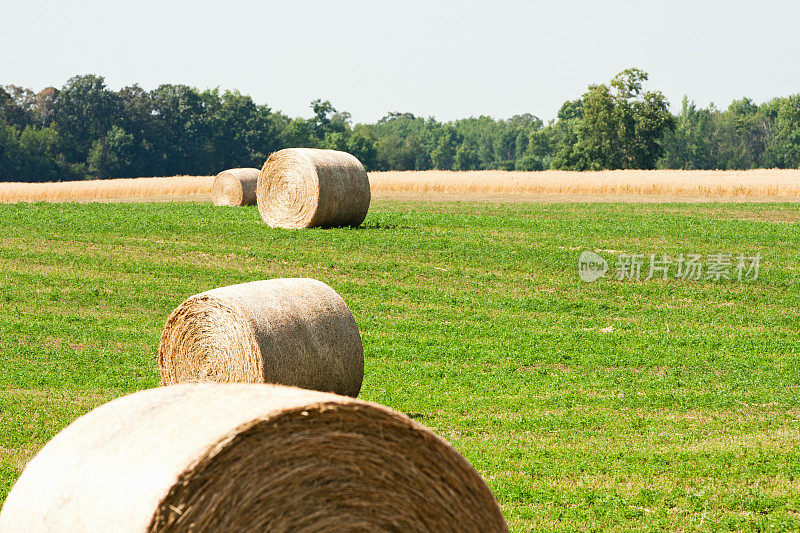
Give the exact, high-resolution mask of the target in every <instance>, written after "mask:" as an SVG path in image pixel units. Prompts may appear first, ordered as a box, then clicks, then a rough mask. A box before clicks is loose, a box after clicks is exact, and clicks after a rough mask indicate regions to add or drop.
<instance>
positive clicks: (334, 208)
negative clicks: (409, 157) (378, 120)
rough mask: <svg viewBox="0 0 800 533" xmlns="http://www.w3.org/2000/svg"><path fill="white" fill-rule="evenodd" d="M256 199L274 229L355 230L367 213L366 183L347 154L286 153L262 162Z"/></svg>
mask: <svg viewBox="0 0 800 533" xmlns="http://www.w3.org/2000/svg"><path fill="white" fill-rule="evenodd" d="M257 196H258V210H259V212H260V213H261V217H262V218H263V219H264V221H265V222H266V223H267V224H269V225H270V226H271V227H274V228H287V229H295V228H311V227H323V228H329V227H341V226H358V225H360V224H361V223H362V222H363V221H364V218H365V217H366V216H367V211H368V210H369V202H370V190H369V178H368V177H367V172H366V171H365V170H364V166H363V165H362V164H361V162H360V161H359V160H358V159H357V158H355V157H354V156H352V155H350V154H348V153H345V152H339V151H336V150H317V149H315V148H288V149H285V150H280V151H278V152H275V153H273V154H272V155H270V156H269V158H268V159H267V161H266V163H264V167H263V168H262V169H261V174H260V175H259V177H258V188H257Z"/></svg>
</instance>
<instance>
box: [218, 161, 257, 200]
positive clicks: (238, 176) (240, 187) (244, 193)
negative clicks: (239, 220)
mask: <svg viewBox="0 0 800 533" xmlns="http://www.w3.org/2000/svg"><path fill="white" fill-rule="evenodd" d="M258 174H259V170H258V169H257V168H232V169H230V170H225V171H223V172H220V173H219V174H217V177H215V178H214V185H213V187H212V188H211V201H212V202H214V205H235V206H240V205H256V185H258Z"/></svg>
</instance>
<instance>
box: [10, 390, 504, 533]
mask: <svg viewBox="0 0 800 533" xmlns="http://www.w3.org/2000/svg"><path fill="white" fill-rule="evenodd" d="M343 530H348V531H350V530H358V531H409V532H411V531H476V532H477V531H507V528H506V524H505V522H504V520H503V517H502V515H501V513H500V509H499V508H498V506H497V503H496V502H495V500H494V498H493V496H492V493H491V491H490V490H489V488H488V487H487V486H486V483H484V481H483V480H482V479H481V477H480V475H478V473H477V472H475V470H474V469H473V468H472V466H470V464H469V463H468V462H467V461H466V460H465V459H464V458H463V457H462V456H461V455H459V454H458V452H456V451H455V450H454V449H453V448H452V447H450V446H449V445H448V444H447V443H445V442H444V441H443V440H441V439H440V438H438V437H437V436H436V435H434V434H433V433H431V432H430V430H428V429H427V428H425V427H423V426H421V425H419V424H417V423H416V422H414V421H413V420H411V419H409V418H408V417H407V416H405V415H403V414H400V413H398V412H396V411H393V410H391V409H388V408H386V407H384V406H381V405H378V404H375V403H369V402H364V401H361V400H355V399H353V398H346V397H343V396H336V395H333V394H326V393H322V392H316V391H307V390H302V389H296V388H290V387H281V386H272V385H246V384H226V385H219V384H216V385H212V384H187V385H177V386H173V387H160V388H157V389H151V390H146V391H141V392H137V393H135V394H132V395H129V396H125V397H123V398H119V399H117V400H114V401H112V402H110V403H107V404H105V405H103V406H101V407H98V408H97V409H95V410H94V411H91V412H90V413H88V414H87V415H84V416H82V417H81V418H79V419H78V420H76V421H75V422H73V423H72V424H71V425H69V426H68V427H67V428H66V429H64V430H63V431H61V432H60V433H59V434H58V435H56V436H55V437H54V438H53V439H52V440H51V441H50V442H48V443H47V445H45V447H44V448H43V449H42V450H41V451H40V452H39V454H38V455H36V457H34V458H33V460H31V461H30V463H29V464H28V466H27V467H26V468H25V471H24V472H23V473H22V476H20V478H19V480H18V481H17V483H16V484H15V485H14V487H13V488H12V490H11V493H10V494H9V495H8V499H7V500H6V502H5V506H4V507H3V511H2V514H0V531H3V532H9V533H10V532H12V531H14V532H16V531H26V532H29V533H39V532H45V531H48V532H49V531H115V532H122V533H125V532H142V531H150V532H154V531H173V532H178V531H181V532H183V531H343Z"/></svg>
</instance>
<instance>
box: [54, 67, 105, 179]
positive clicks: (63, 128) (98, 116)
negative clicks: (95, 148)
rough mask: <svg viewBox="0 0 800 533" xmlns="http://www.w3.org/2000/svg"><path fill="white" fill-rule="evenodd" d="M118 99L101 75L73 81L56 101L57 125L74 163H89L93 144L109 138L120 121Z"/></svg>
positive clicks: (63, 143) (69, 82) (66, 152)
mask: <svg viewBox="0 0 800 533" xmlns="http://www.w3.org/2000/svg"><path fill="white" fill-rule="evenodd" d="M118 114H119V110H118V107H117V99H116V96H115V95H114V94H113V93H112V92H110V91H108V90H107V89H106V86H105V80H104V79H103V77H101V76H94V75H86V76H75V77H73V78H70V80H69V81H68V82H67V84H66V85H65V86H64V88H63V89H61V91H59V93H58V95H57V96H56V98H55V102H54V108H53V122H54V123H55V125H56V129H57V130H58V132H59V134H60V135H61V138H62V150H63V152H64V154H65V155H66V158H67V161H69V162H70V163H79V162H81V161H85V160H86V157H87V155H88V153H89V150H90V148H91V147H92V143H93V142H94V141H95V140H98V139H102V138H103V137H105V135H106V133H107V132H108V130H109V129H110V128H111V125H112V123H113V121H114V120H115V119H116V118H117V116H118Z"/></svg>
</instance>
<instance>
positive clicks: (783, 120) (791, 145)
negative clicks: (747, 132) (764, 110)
mask: <svg viewBox="0 0 800 533" xmlns="http://www.w3.org/2000/svg"><path fill="white" fill-rule="evenodd" d="M768 107H770V108H771V115H772V116H773V117H774V118H773V121H774V122H773V124H772V128H771V131H770V133H771V134H772V135H771V139H770V140H769V142H768V146H767V148H766V150H765V154H764V161H763V163H764V165H765V166H768V167H778V168H800V94H795V95H792V96H789V97H788V98H776V99H775V100H773V101H772V102H771V103H770V105H769V106H768Z"/></svg>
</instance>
